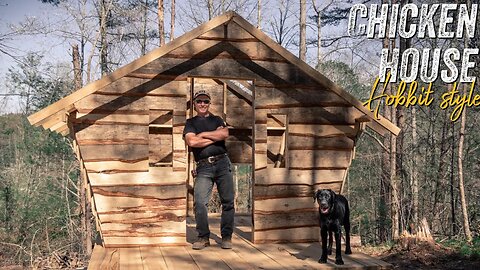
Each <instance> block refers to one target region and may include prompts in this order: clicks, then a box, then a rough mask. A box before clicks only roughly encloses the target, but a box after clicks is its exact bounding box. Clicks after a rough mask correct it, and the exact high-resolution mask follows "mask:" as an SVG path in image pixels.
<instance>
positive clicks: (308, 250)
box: [282, 243, 365, 269]
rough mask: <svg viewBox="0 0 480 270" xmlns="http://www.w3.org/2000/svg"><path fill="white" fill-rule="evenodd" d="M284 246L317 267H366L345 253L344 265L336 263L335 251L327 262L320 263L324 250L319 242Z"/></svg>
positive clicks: (343, 257) (343, 256)
mask: <svg viewBox="0 0 480 270" xmlns="http://www.w3.org/2000/svg"><path fill="white" fill-rule="evenodd" d="M282 246H284V247H285V248H286V249H287V250H288V252H290V253H291V254H295V255H294V256H295V257H297V258H302V259H304V260H305V261H306V262H307V263H309V265H310V266H312V267H314V268H315V269H365V266H364V265H363V264H358V263H357V262H355V261H352V260H351V259H349V258H348V257H347V256H345V255H344V254H342V259H343V261H344V263H345V264H344V265H336V264H335V254H334V253H333V254H332V255H329V256H328V259H327V263H325V264H320V263H318V259H319V258H320V255H321V250H322V249H321V246H320V244H319V243H310V244H308V243H295V244H283V245H282Z"/></svg>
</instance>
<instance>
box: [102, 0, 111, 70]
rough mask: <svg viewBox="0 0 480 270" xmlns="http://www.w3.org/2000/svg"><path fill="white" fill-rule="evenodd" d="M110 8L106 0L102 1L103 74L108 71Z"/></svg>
mask: <svg viewBox="0 0 480 270" xmlns="http://www.w3.org/2000/svg"><path fill="white" fill-rule="evenodd" d="M108 12H109V9H108V8H107V3H106V2H105V0H101V1H100V69H101V72H102V75H105V74H107V73H108V64H107V61H108V42H107V19H108Z"/></svg>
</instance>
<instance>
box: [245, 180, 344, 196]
mask: <svg viewBox="0 0 480 270" xmlns="http://www.w3.org/2000/svg"><path fill="white" fill-rule="evenodd" d="M342 182H343V181H342ZM342 182H327V183H316V184H313V185H296V184H287V185H257V184H255V187H254V189H253V198H254V200H267V199H277V198H291V197H309V198H313V194H314V192H315V191H316V190H317V189H332V190H334V191H335V192H339V191H340V187H341V185H342ZM312 201H313V199H312Z"/></svg>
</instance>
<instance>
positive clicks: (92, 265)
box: [88, 245, 107, 270]
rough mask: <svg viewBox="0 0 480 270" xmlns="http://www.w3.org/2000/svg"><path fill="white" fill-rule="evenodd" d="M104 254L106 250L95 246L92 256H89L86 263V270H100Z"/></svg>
mask: <svg viewBox="0 0 480 270" xmlns="http://www.w3.org/2000/svg"><path fill="white" fill-rule="evenodd" d="M106 253H107V250H106V249H105V248H104V247H102V246H100V245H95V247H94V248H93V252H92V255H91V256H90V262H89V263H88V270H97V269H101V268H100V266H101V265H102V262H103V259H104V258H105V255H106Z"/></svg>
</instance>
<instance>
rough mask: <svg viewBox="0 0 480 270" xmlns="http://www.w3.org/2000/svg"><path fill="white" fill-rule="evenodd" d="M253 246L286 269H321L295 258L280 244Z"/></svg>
mask: <svg viewBox="0 0 480 270" xmlns="http://www.w3.org/2000/svg"><path fill="white" fill-rule="evenodd" d="M255 247H256V248H257V249H258V250H260V251H261V252H262V253H264V254H266V255H267V256H268V257H270V258H272V260H274V261H275V262H277V263H278V264H280V265H282V266H283V267H284V268H286V269H303V270H313V269H323V268H317V267H313V266H310V265H309V264H308V263H307V262H305V261H304V260H301V259H299V258H296V257H295V256H294V255H293V254H290V253H288V252H287V251H286V250H285V249H284V248H283V247H282V246H281V245H278V244H256V245H255Z"/></svg>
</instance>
